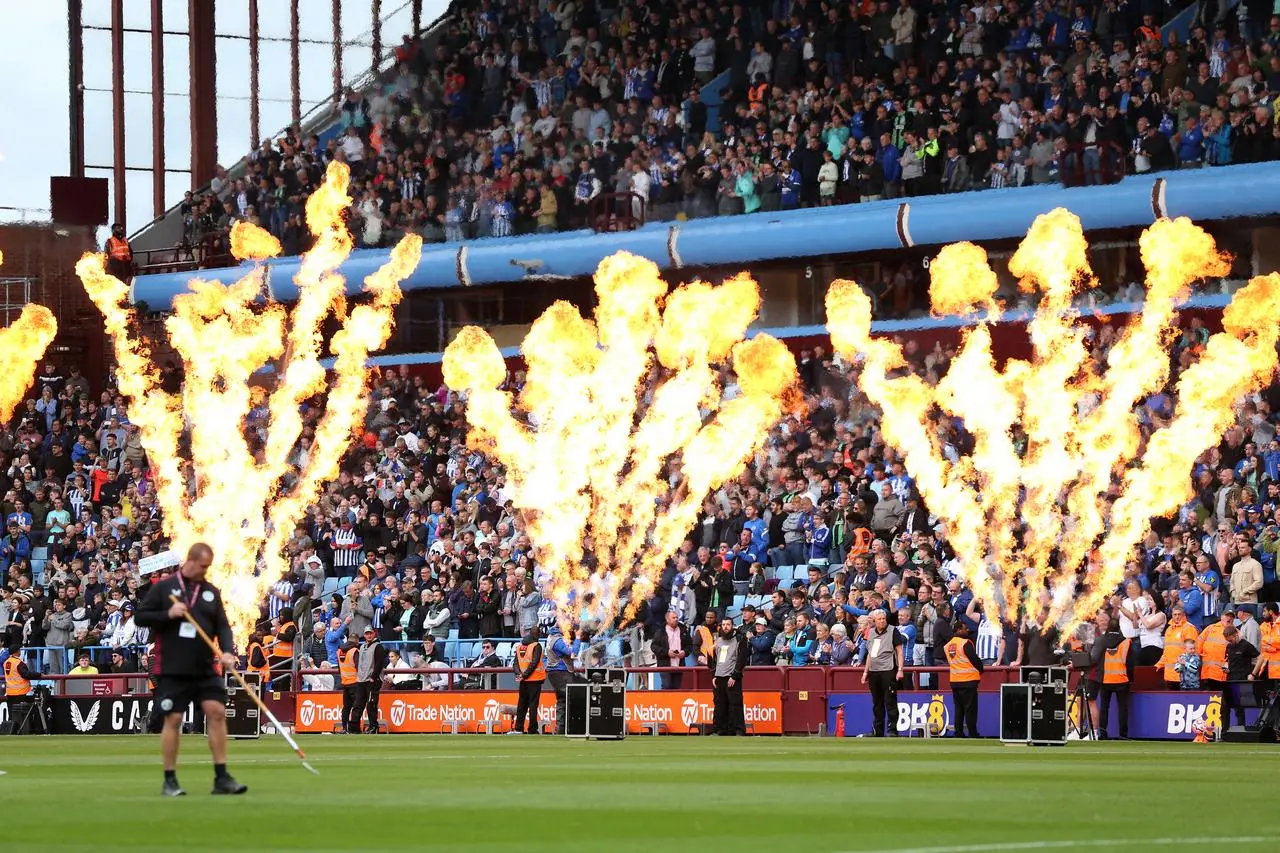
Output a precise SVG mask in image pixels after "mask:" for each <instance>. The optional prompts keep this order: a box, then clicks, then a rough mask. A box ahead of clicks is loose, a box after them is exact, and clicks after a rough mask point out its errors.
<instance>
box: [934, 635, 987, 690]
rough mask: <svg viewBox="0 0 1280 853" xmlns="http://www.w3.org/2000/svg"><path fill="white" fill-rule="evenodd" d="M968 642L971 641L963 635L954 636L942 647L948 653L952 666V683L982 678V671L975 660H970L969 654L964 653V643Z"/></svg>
mask: <svg viewBox="0 0 1280 853" xmlns="http://www.w3.org/2000/svg"><path fill="white" fill-rule="evenodd" d="M967 642H969V641H968V640H966V639H964V638H963V637H952V638H951V639H950V640H947V644H946V645H945V646H943V647H942V648H943V650H944V651H945V652H946V655H947V665H948V666H950V667H951V683H952V684H964V683H966V682H971V681H981V680H982V673H980V672H978V669H977V667H975V666H974V665H973V661H971V660H969V656H968V655H966V654H965V653H964V644H965V643H967Z"/></svg>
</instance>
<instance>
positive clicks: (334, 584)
mask: <svg viewBox="0 0 1280 853" xmlns="http://www.w3.org/2000/svg"><path fill="white" fill-rule="evenodd" d="M337 591H338V579H337V578H325V579H324V586H323V587H321V588H320V597H321V598H328V597H329V596H331V595H333V594H334V593H335V592H337Z"/></svg>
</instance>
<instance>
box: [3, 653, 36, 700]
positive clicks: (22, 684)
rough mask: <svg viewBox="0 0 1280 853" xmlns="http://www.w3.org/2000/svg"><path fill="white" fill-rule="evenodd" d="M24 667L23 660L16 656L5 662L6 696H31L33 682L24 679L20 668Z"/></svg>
mask: <svg viewBox="0 0 1280 853" xmlns="http://www.w3.org/2000/svg"><path fill="white" fill-rule="evenodd" d="M20 666H22V658H20V657H18V656H17V655H14V656H13V657H11V658H9V659H8V660H6V661H5V662H4V695H6V696H29V695H31V682H30V681H27V679H25V678H23V677H22V676H21V675H20V674H19V672H18V668H19V667H20Z"/></svg>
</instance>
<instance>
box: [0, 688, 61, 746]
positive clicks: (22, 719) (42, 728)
mask: <svg viewBox="0 0 1280 853" xmlns="http://www.w3.org/2000/svg"><path fill="white" fill-rule="evenodd" d="M42 691H43V688H37V689H36V691H35V692H34V693H33V694H32V695H31V696H29V697H25V699H26V700H27V701H14V700H15V699H18V700H21V699H23V698H24V697H10V698H9V699H8V704H9V734H11V735H25V734H42V735H47V734H52V732H51V731H49V718H48V716H47V713H46V711H45V704H44V695H45V694H44V692H42Z"/></svg>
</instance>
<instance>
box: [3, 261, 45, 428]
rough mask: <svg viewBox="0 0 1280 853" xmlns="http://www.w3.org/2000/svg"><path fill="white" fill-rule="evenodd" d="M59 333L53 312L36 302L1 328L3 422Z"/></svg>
mask: <svg viewBox="0 0 1280 853" xmlns="http://www.w3.org/2000/svg"><path fill="white" fill-rule="evenodd" d="M0 263H4V256H3V255H0ZM57 334H58V321H57V320H55V319H54V317H53V312H52V311H50V310H49V309H48V308H46V307H44V306H43V305H37V304H35V303H34V302H32V303H29V304H27V305H24V306H23V307H22V313H21V314H19V315H18V319H17V320H15V321H14V322H13V325H11V326H6V327H5V328H3V329H0V421H7V420H9V418H11V417H13V412H14V410H15V409H17V408H18V404H19V403H21V402H22V398H23V397H24V396H25V395H26V393H27V389H28V388H30V387H31V383H32V381H33V380H34V379H35V374H36V365H37V364H39V362H40V357H41V356H43V355H44V351H45V350H46V349H48V348H49V344H51V343H53V339H54V337H56V336H57Z"/></svg>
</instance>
